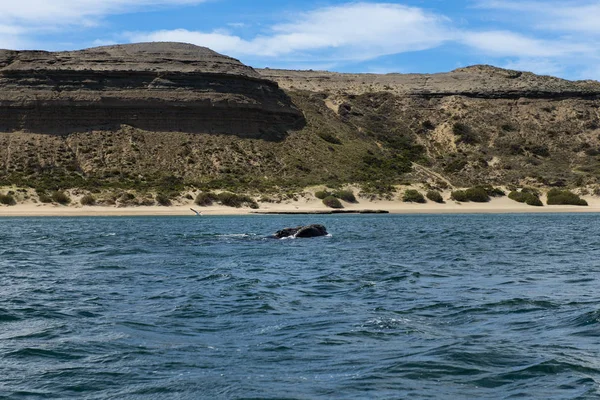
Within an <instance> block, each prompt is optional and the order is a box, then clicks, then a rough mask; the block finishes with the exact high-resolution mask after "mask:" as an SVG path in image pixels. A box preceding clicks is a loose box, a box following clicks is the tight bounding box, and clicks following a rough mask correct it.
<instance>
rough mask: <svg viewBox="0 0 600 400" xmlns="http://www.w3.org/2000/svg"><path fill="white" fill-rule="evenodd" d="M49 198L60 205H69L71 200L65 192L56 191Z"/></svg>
mask: <svg viewBox="0 0 600 400" xmlns="http://www.w3.org/2000/svg"><path fill="white" fill-rule="evenodd" d="M50 198H51V199H52V201H53V202H55V203H58V204H62V205H65V204H69V203H70V202H71V198H70V197H69V196H68V195H67V194H66V193H65V192H61V191H58V190H57V191H56V192H52V194H51V195H50Z"/></svg>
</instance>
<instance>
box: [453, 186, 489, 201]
mask: <svg viewBox="0 0 600 400" xmlns="http://www.w3.org/2000/svg"><path fill="white" fill-rule="evenodd" d="M450 198H451V199H452V200H455V201H459V202H469V201H472V202H474V203H487V202H489V201H490V196H489V194H488V192H487V191H486V189H485V188H483V187H481V186H475V187H472V188H469V189H467V190H455V191H454V192H452V194H451V196H450Z"/></svg>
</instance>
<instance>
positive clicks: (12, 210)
mask: <svg viewBox="0 0 600 400" xmlns="http://www.w3.org/2000/svg"><path fill="white" fill-rule="evenodd" d="M582 198H584V199H585V200H586V201H587V202H588V204H589V205H588V206H587V207H585V206H584V207H582V206H548V205H545V206H543V207H532V206H528V205H525V204H522V203H517V202H515V201H513V200H510V199H508V198H507V197H502V198H493V199H492V200H491V201H490V202H489V203H472V202H469V203H458V202H455V201H452V200H448V201H446V203H445V204H438V203H434V202H431V201H430V202H427V203H426V204H415V203H404V202H402V201H401V200H392V201H386V200H374V201H369V200H365V199H359V202H358V203H355V204H351V203H344V210H348V211H356V212H359V211H361V210H384V211H388V212H389V213H390V214H474V213H482V214H501V213H600V198H599V197H594V196H582ZM541 199H542V201H543V202H544V204H545V203H546V199H545V198H544V197H542V198H541ZM190 208H194V209H196V210H198V211H200V212H201V213H202V215H203V216H218V215H252V214H257V213H260V214H264V213H286V212H293V213H303V212H306V213H312V212H324V211H331V210H332V209H331V208H328V207H326V206H325V205H323V203H322V202H321V200H318V199H305V198H301V199H299V200H298V201H290V202H282V203H260V208H259V209H256V210H253V209H250V208H233V207H225V206H221V205H213V206H209V207H200V206H197V205H195V204H194V203H193V202H192V201H189V203H186V204H175V205H173V206H169V207H164V206H134V207H116V206H81V205H80V204H78V203H77V204H75V203H73V204H71V205H69V206H62V205H55V204H41V203H25V204H17V205H14V206H5V205H2V206H0V217H42V216H47V217H77V216H82V217H83V216H176V215H194V212H193V211H192V210H190Z"/></svg>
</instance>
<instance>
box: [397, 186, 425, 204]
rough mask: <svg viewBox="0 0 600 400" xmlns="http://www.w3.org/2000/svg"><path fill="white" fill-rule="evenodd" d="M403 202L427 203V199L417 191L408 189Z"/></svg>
mask: <svg viewBox="0 0 600 400" xmlns="http://www.w3.org/2000/svg"><path fill="white" fill-rule="evenodd" d="M402 201H403V202H405V203H426V202H427V200H425V197H424V196H423V195H422V194H421V192H419V191H418V190H415V189H407V190H406V191H405V192H404V195H403V196H402Z"/></svg>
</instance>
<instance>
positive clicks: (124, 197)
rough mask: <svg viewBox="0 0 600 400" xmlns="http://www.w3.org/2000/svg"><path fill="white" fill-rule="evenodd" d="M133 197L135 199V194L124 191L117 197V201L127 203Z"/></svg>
mask: <svg viewBox="0 0 600 400" xmlns="http://www.w3.org/2000/svg"><path fill="white" fill-rule="evenodd" d="M134 199H135V195H134V194H133V193H129V192H125V193H123V194H122V195H121V196H120V197H119V201H120V202H122V203H127V202H129V201H131V200H134Z"/></svg>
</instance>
